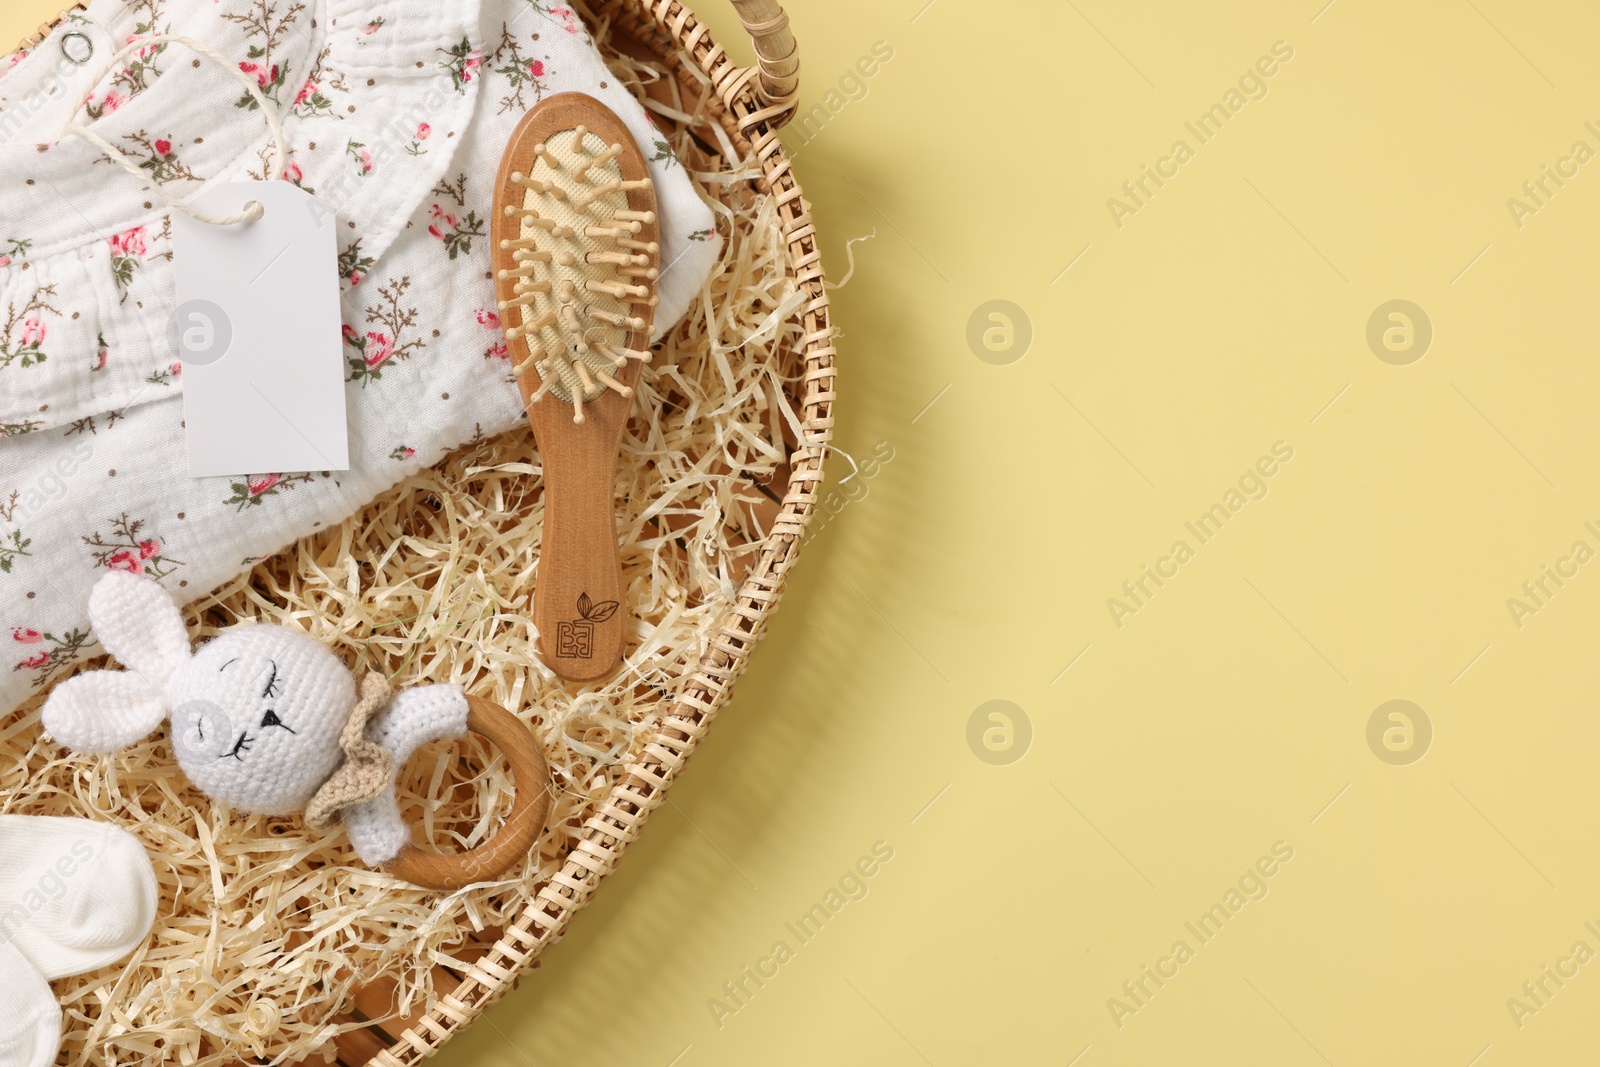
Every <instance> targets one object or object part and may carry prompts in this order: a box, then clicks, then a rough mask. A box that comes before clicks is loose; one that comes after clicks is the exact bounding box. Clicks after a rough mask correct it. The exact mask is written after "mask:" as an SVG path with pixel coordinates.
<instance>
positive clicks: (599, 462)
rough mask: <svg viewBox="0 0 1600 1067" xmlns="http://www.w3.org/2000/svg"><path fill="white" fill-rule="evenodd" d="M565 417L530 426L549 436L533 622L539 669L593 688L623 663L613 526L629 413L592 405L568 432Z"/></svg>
mask: <svg viewBox="0 0 1600 1067" xmlns="http://www.w3.org/2000/svg"><path fill="white" fill-rule="evenodd" d="M549 407H550V408H554V407H555V405H554V404H551V405H549ZM563 407H564V406H563ZM568 410H570V409H566V410H563V411H562V412H561V415H560V419H559V421H558V420H542V419H541V420H538V421H537V422H536V423H535V425H536V426H538V425H539V423H541V422H542V423H544V427H543V428H545V429H546V431H547V432H545V433H542V434H537V437H538V444H539V454H540V459H541V460H542V462H543V466H544V535H543V538H542V545H541V547H540V553H539V577H538V584H537V586H536V587H535V591H534V600H533V620H534V625H536V626H537V627H538V628H539V651H540V653H541V654H542V655H543V657H544V662H545V665H546V666H547V667H549V668H550V669H551V670H553V671H555V672H556V673H557V674H559V675H560V676H561V677H563V678H565V679H567V680H568V681H572V682H592V681H595V680H597V679H600V678H604V677H605V676H606V675H608V674H610V673H611V672H612V671H613V670H615V669H616V667H617V664H618V663H620V662H621V661H622V646H623V628H624V626H625V625H626V622H627V619H628V618H629V617H630V616H629V613H628V612H627V611H626V610H625V601H624V598H623V595H622V558H621V553H620V552H619V551H618V548H617V519H616V481H617V451H618V449H619V448H620V447H621V445H622V431H623V429H624V427H625V424H626V423H627V418H628V410H627V408H626V407H625V406H624V405H622V404H591V405H589V406H588V408H587V409H586V410H588V411H589V413H590V414H589V417H588V419H587V420H586V421H585V422H584V424H583V425H582V426H574V425H573V424H572V418H571V416H570V415H569V414H567V411H568ZM552 422H554V423H555V425H553V426H552V425H550V423H552Z"/></svg>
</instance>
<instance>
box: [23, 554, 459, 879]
mask: <svg viewBox="0 0 1600 1067" xmlns="http://www.w3.org/2000/svg"><path fill="white" fill-rule="evenodd" d="M89 621H90V624H91V625H92V626H93V627H94V631H95V634H96V635H97V636H98V637H99V639H100V642H101V644H103V645H104V646H105V647H106V649H107V650H108V651H110V652H111V653H112V654H113V655H114V656H116V658H117V659H119V660H121V661H122V662H123V663H124V664H126V665H127V667H128V669H127V670H125V671H89V672H87V673H84V674H79V675H77V676H75V677H73V678H69V679H67V680H66V681H65V682H63V683H61V684H60V685H58V686H56V688H55V690H54V692H52V693H51V695H50V698H49V699H48V700H47V701H46V702H45V705H44V711H43V718H44V727H45V729H46V730H47V731H49V733H50V734H51V735H52V736H53V737H55V739H56V740H58V741H60V742H61V743H62V744H64V745H66V746H67V747H68V748H70V749H73V750H75V751H78V752H90V753H99V754H108V753H112V752H116V751H118V750H120V749H124V748H127V747H128V746H130V745H133V744H135V743H136V742H138V741H140V740H142V739H143V738H145V737H146V736H148V735H149V734H151V733H153V732H154V731H155V730H156V729H157V728H158V727H159V726H160V725H161V723H162V721H163V720H165V719H166V718H167V717H168V716H169V714H170V716H171V719H172V743H173V748H174V749H175V750H176V751H177V756H178V765H179V766H180V767H182V768H183V771H184V773H185V774H186V775H188V777H189V780H190V781H191V782H193V783H194V784H195V785H196V786H198V787H199V788H200V790H201V791H202V792H204V793H205V794H206V795H207V796H209V797H211V798H212V799H213V800H216V801H221V802H223V803H226V804H230V805H232V806H234V807H236V808H239V809H241V810H243V811H247V812H254V813H258V814H263V815H287V814H290V813H292V812H295V811H299V810H301V809H302V808H304V809H306V821H307V822H308V823H309V824H310V825H311V826H312V827H313V828H320V827H322V826H325V825H327V824H329V823H331V822H332V821H333V819H334V818H336V817H342V818H343V820H344V824H345V828H346V829H347V830H348V831H349V834H350V840H351V842H352V843H353V844H354V845H355V849H356V852H357V854H359V855H360V857H361V859H362V860H363V861H364V862H366V863H368V864H370V865H373V866H378V865H382V864H385V863H388V862H389V861H391V860H393V859H394V858H395V857H396V856H397V855H398V854H399V853H400V851H401V850H402V849H403V848H405V847H406V846H407V845H408V844H409V843H410V841H411V834H410V830H409V828H408V827H407V826H406V825H405V823H404V822H402V821H401V818H400V809H399V805H398V804H397V802H396V800H395V794H394V784H393V779H394V770H395V768H397V767H400V766H403V765H404V763H405V761H406V760H407V759H408V758H409V757H410V756H411V754H412V752H413V751H414V750H415V749H416V748H417V747H418V746H420V745H422V744H425V743H427V742H429V741H433V740H438V739H441V738H454V737H461V736H463V735H465V734H466V732H467V719H468V699H467V696H466V694H465V693H464V692H463V690H462V689H461V687H460V686H458V685H429V686H420V687H417V688H414V689H406V690H403V691H401V692H400V693H398V694H396V695H395V696H394V697H393V698H392V699H391V698H390V697H389V687H388V683H387V682H385V681H384V680H383V678H382V677H381V676H378V675H371V674H369V675H368V676H367V677H366V679H365V680H364V682H363V684H362V687H361V692H360V694H359V696H358V694H357V690H356V683H355V678H354V676H353V675H351V673H350V671H349V670H348V669H346V667H345V665H344V664H343V663H342V662H341V661H340V660H339V658H338V657H337V656H335V655H334V654H333V653H332V652H331V651H329V650H328V649H327V648H325V647H323V646H322V645H320V644H318V643H317V642H316V641H314V640H312V639H311V638H309V637H307V636H305V635H304V634H301V633H297V632H296V631H294V630H291V629H288V628H286V627H282V626H274V625H270V624H265V623H259V624H255V625H246V626H241V627H238V628H236V629H232V630H229V631H228V632H226V633H223V634H221V635H219V636H217V637H214V638H212V639H211V640H209V641H207V642H206V643H205V644H203V645H201V646H200V647H199V648H198V649H194V650H191V649H190V646H189V635H188V633H187V632H186V631H185V630H184V626H183V618H182V616H181V614H180V613H179V611H178V606H177V604H175V603H174V602H173V600H172V599H171V598H170V597H169V596H168V595H167V593H166V591H165V590H164V589H162V588H161V586H159V585H157V584H156V583H155V582H153V581H151V580H149V579H147V578H142V577H139V576H136V575H133V574H129V573H127V572H125V571H109V572H107V573H106V574H105V576H104V577H102V578H101V579H100V580H99V581H98V582H97V583H96V584H95V586H94V589H93V591H92V593H91V594H90V597H89Z"/></svg>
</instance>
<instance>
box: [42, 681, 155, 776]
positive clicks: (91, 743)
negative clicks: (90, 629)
mask: <svg viewBox="0 0 1600 1067" xmlns="http://www.w3.org/2000/svg"><path fill="white" fill-rule="evenodd" d="M41 716H42V718H43V720H44V728H45V730H46V731H48V732H49V734H50V736H52V737H54V738H55V739H56V740H57V741H60V742H61V743H62V744H63V745H66V746H67V747H68V748H70V749H72V750H73V751H74V752H90V753H94V754H96V755H105V754H107V753H111V752H116V751H119V750H120V749H124V748H127V747H128V746H129V745H131V744H134V743H135V742H137V741H140V740H143V739H144V738H145V737H147V736H149V735H150V734H151V733H152V732H154V730H155V728H156V727H158V726H160V725H161V721H162V720H163V719H165V718H166V717H167V708H166V703H165V702H164V701H163V700H162V699H161V692H160V690H158V689H157V688H156V687H155V686H154V685H152V684H151V683H150V681H149V680H147V679H146V678H144V677H142V676H141V675H138V674H133V673H131V672H129V671H88V672H86V673H84V674H79V675H76V676H74V677H72V678H68V679H67V680H66V681H64V682H62V683H61V684H60V685H58V686H56V687H55V689H53V690H51V692H50V699H48V700H46V701H45V702H44V709H43V711H42V712H41Z"/></svg>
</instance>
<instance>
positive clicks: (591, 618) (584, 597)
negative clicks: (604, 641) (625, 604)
mask: <svg viewBox="0 0 1600 1067" xmlns="http://www.w3.org/2000/svg"><path fill="white" fill-rule="evenodd" d="M616 613H617V602H616V601H615V600H602V601H601V602H600V603H598V604H596V603H595V602H594V601H592V600H590V599H589V594H588V593H582V594H580V595H579V597H578V616H579V618H581V619H583V620H584V621H585V622H605V621H606V620H607V619H609V618H611V616H613V615H615V614H616Z"/></svg>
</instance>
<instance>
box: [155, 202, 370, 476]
mask: <svg viewBox="0 0 1600 1067" xmlns="http://www.w3.org/2000/svg"><path fill="white" fill-rule="evenodd" d="M252 200H254V201H256V202H257V203H259V204H261V206H262V207H263V208H264V209H265V214H264V215H263V216H262V217H261V218H260V219H258V220H256V221H255V222H248V223H245V222H242V223H237V224H235V225H232V226H216V225H212V224H211V223H206V222H199V221H197V220H195V219H193V218H190V217H189V216H188V215H187V214H185V213H184V212H182V211H174V212H173V213H172V251H173V269H174V273H175V274H176V277H177V311H176V313H175V315H174V318H173V321H172V322H171V323H169V333H170V334H171V336H172V339H173V342H174V344H175V345H176V350H177V354H178V356H179V358H181V359H182V360H183V416H184V423H185V437H186V439H187V442H188V447H189V473H190V475H191V476H193V477H196V478H200V477H206V476H210V475H248V474H281V473H284V472H291V471H342V470H349V469H350V458H349V432H348V425H347V422H346V417H345V397H344V362H343V358H342V353H341V351H340V345H341V342H340V336H339V329H340V313H339V274H338V261H339V250H338V235H337V230H336V227H335V219H334V213H333V211H332V210H331V209H330V208H328V207H326V206H325V205H323V204H322V203H321V202H319V201H318V200H316V199H314V198H313V197H312V196H310V195H309V194H308V193H306V192H305V190H303V189H300V188H298V187H296V186H294V185H291V184H290V183H288V182H236V183H232V184H228V185H220V186H217V187H215V188H212V189H207V190H206V191H205V192H204V193H202V194H201V195H199V196H197V197H196V198H195V199H194V200H192V201H190V204H191V206H192V207H194V208H195V210H197V211H200V212H202V213H205V214H210V215H214V216H228V215H234V214H237V213H239V212H241V211H243V210H244V208H245V205H247V204H248V203H250V201H252Z"/></svg>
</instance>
